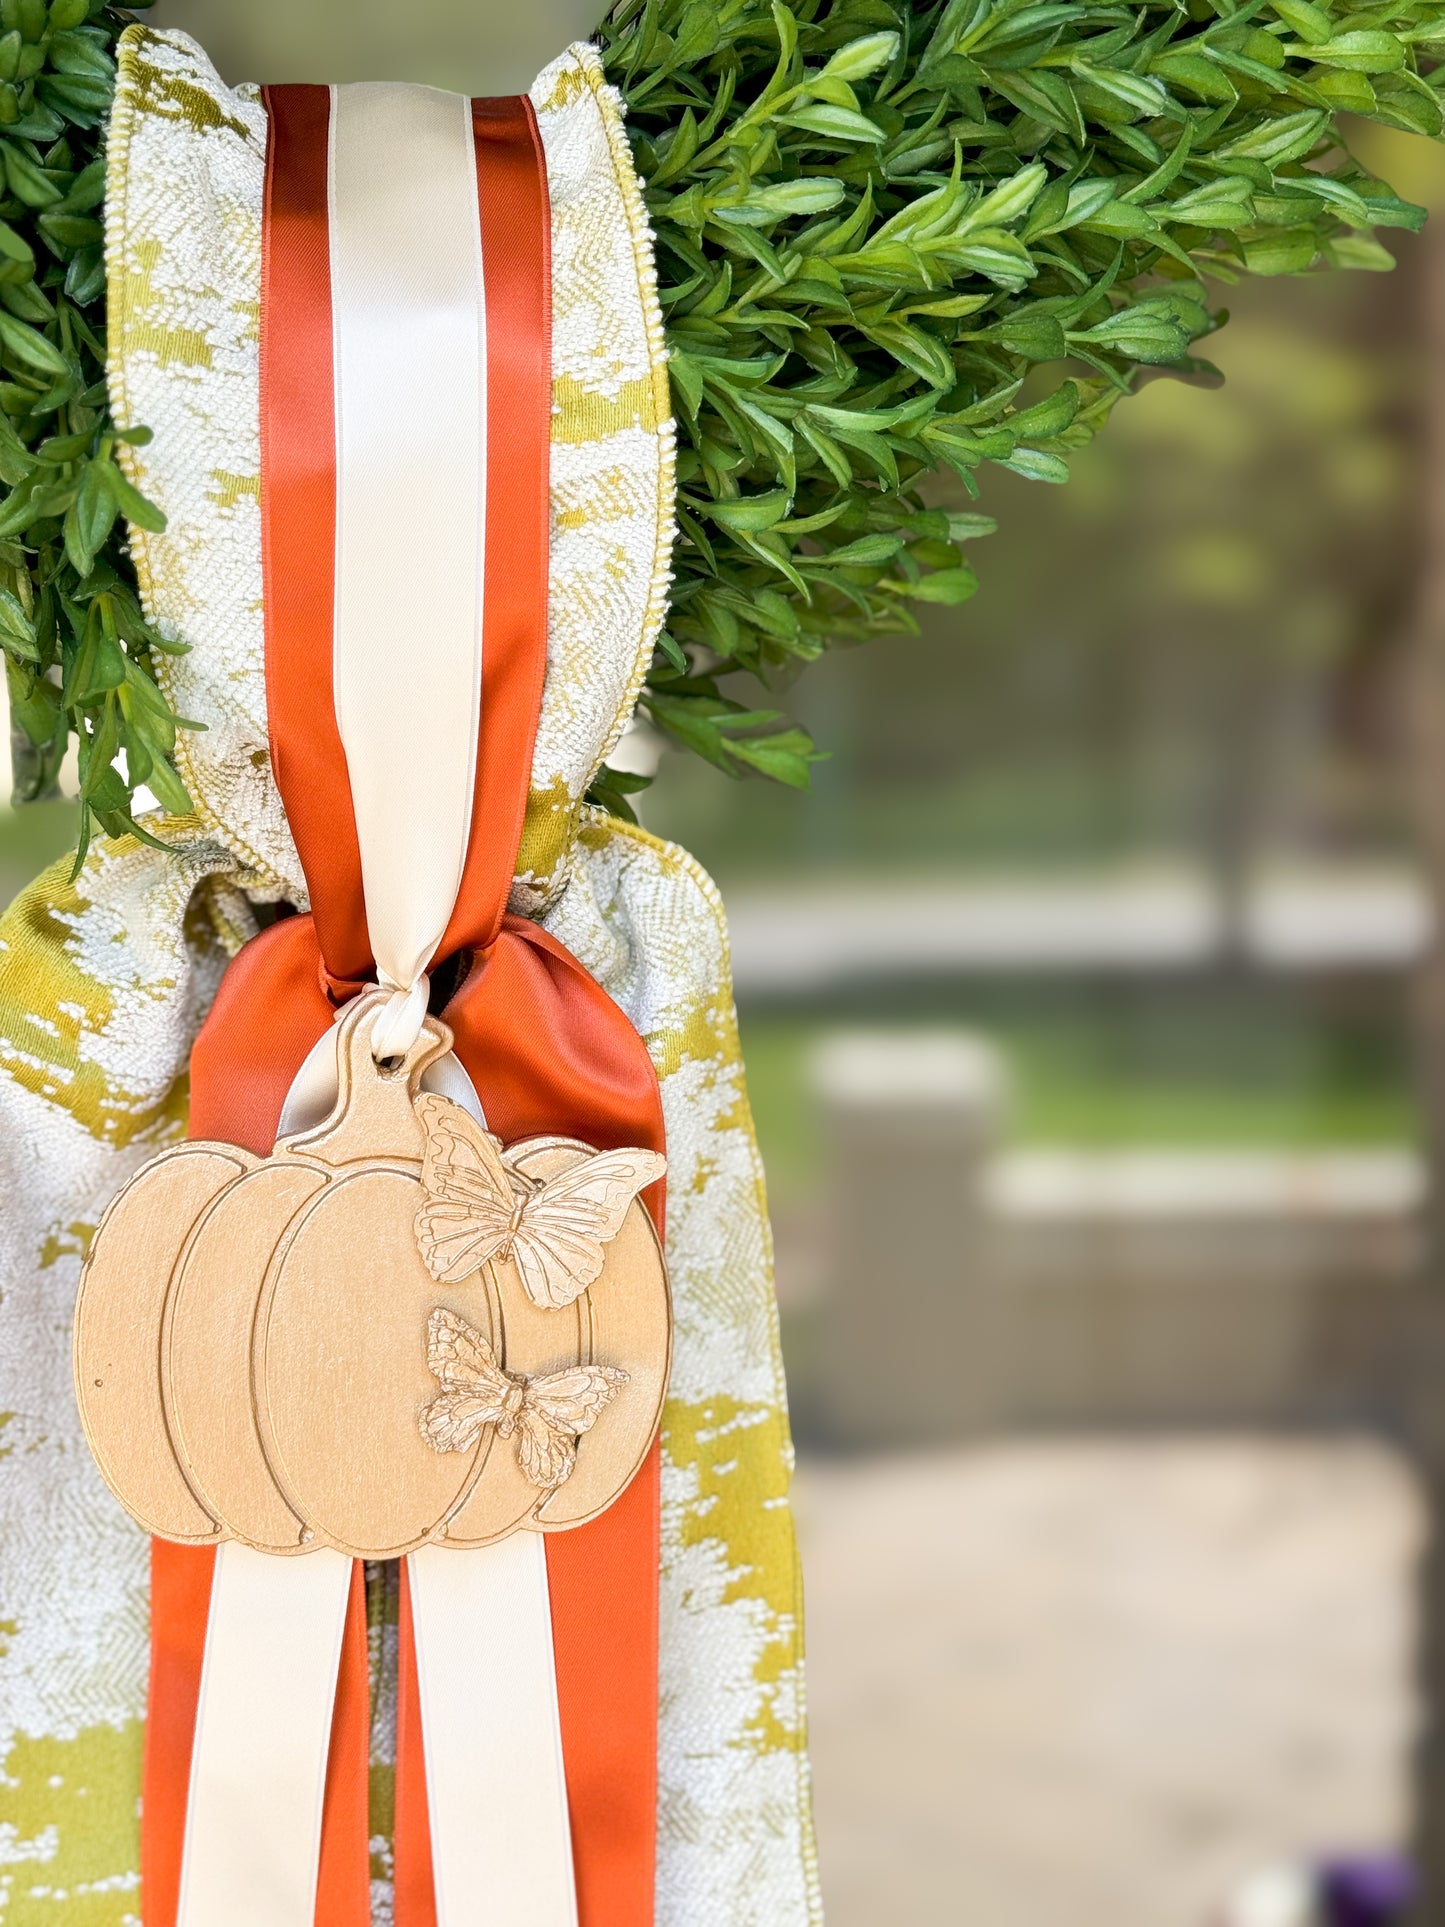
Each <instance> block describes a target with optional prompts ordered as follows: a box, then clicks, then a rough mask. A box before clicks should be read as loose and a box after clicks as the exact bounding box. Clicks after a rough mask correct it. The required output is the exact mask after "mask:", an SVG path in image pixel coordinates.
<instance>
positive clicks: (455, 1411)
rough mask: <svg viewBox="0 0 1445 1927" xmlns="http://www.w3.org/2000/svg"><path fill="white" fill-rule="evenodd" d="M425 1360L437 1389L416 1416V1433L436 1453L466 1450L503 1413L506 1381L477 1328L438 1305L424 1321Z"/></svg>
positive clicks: (508, 1384)
mask: <svg viewBox="0 0 1445 1927" xmlns="http://www.w3.org/2000/svg"><path fill="white" fill-rule="evenodd" d="M426 1362H427V1366H428V1368H429V1369H430V1371H431V1372H432V1373H433V1375H434V1376H435V1377H437V1378H439V1379H440V1380H441V1383H442V1391H441V1394H440V1396H439V1397H437V1398H434V1399H433V1400H432V1402H431V1403H430V1405H428V1406H427V1407H426V1409H425V1410H424V1411H423V1413H422V1415H421V1435H422V1437H423V1438H424V1439H425V1440H426V1442H427V1444H428V1445H430V1446H431V1447H432V1448H433V1450H434V1451H437V1452H467V1451H470V1449H471V1447H472V1446H473V1445H474V1444H475V1443H476V1441H477V1437H478V1435H479V1434H480V1432H481V1431H482V1428H483V1427H484V1426H487V1425H495V1424H497V1423H498V1422H499V1421H500V1420H501V1419H502V1418H503V1417H504V1416H505V1413H506V1409H507V1399H508V1395H509V1394H510V1392H511V1390H512V1381H511V1379H509V1377H508V1376H507V1374H506V1373H505V1372H504V1371H503V1370H502V1368H501V1366H500V1365H499V1364H498V1363H497V1355H496V1353H495V1352H494V1351H493V1350H492V1348H491V1346H490V1345H489V1344H488V1343H487V1341H486V1339H485V1338H483V1337H482V1335H481V1333H480V1332H479V1331H474V1330H473V1329H472V1327H471V1326H470V1325H469V1324H468V1323H467V1321H466V1320H465V1319H464V1318H458V1316H457V1315H456V1313H455V1312H454V1311H446V1310H444V1309H442V1308H441V1307H440V1306H439V1307H438V1308H437V1310H435V1311H434V1312H433V1313H432V1315H431V1317H430V1318H429V1319H428V1320H427V1330H426Z"/></svg>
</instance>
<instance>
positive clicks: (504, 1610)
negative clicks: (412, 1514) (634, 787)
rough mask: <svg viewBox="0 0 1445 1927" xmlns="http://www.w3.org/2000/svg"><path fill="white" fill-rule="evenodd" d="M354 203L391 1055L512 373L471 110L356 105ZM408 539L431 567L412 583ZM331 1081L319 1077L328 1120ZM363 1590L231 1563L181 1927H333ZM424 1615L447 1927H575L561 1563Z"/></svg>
mask: <svg viewBox="0 0 1445 1927" xmlns="http://www.w3.org/2000/svg"><path fill="white" fill-rule="evenodd" d="M328 200H329V217H330V218H329V228H330V256H331V293H332V312H333V331H334V355H335V387H336V449H337V463H336V479H337V535H336V600H335V613H336V622H335V658H334V664H333V681H334V688H335V706H336V719H337V725H338V729H339V732H340V735H341V739H342V743H343V746H344V748H345V751H346V758H347V766H348V775H349V781H350V788H351V800H352V804H353V808H354V811H355V817H356V824H357V831H358V837H359V842H360V850H361V861H362V872H363V877H364V882H365V896H366V913H367V925H368V931H369V935H370V939H371V944H372V950H373V954H374V956H375V958H376V961H377V967H378V974H379V976H380V977H381V980H382V981H383V982H384V983H387V984H390V985H391V986H392V988H393V990H394V991H395V992H396V993H397V994H396V996H395V997H394V998H393V1001H392V1004H391V1006H389V1008H388V1012H387V1018H388V1022H387V1024H386V1029H385V1034H384V1035H383V1026H382V1025H378V1027H377V1033H376V1035H375V1038H374V1044H373V1047H374V1048H375V1049H376V1050H377V1052H378V1054H379V1055H390V1054H392V1053H394V1052H400V1051H402V1050H404V1049H405V1048H406V1046H407V1045H408V1044H409V1043H410V1041H411V1040H412V1039H413V1038H414V1037H415V1035H416V1033H417V1031H418V1030H419V1028H420V1025H421V1021H422V1018H423V1016H424V1015H425V1011H426V1002H427V978H426V970H427V967H428V965H429V964H430V962H431V960H432V958H433V957H434V955H435V953H436V950H437V947H438V945H439V943H440V942H441V939H442V937H443V934H444V933H445V930H446V926H447V923H448V920H449V918H450V916H451V913H452V909H453V907H454V905H455V902H456V898H457V892H458V888H459V885H460V882H461V878H462V872H463V865H464V862H465V859H466V852H467V847H468V840H469V837H470V834H471V828H472V809H473V795H474V788H475V766H476V755H477V741H478V729H479V723H480V691H481V669H482V650H483V633H482V608H483V586H484V581H485V536H484V531H485V505H486V456H487V360H486V296H485V283H484V279H483V259H482V233H481V224H480V220H479V213H478V200H477V175H476V160H475V151H474V145H473V134H472V122H471V109H470V103H469V102H468V101H466V100H464V99H462V98H461V97H459V96H453V95H448V94H443V93H438V92H436V91H435V90H432V89H428V88H419V87H410V86H392V85H370V84H368V85H363V86H356V87H344V88H336V89H333V90H332V111H331V143H330V154H329V195H328ZM407 527H410V528H413V529H425V530H426V531H427V545H426V550H425V553H424V554H419V555H417V556H416V557H415V562H414V566H412V567H410V568H408V569H407V570H406V574H405V580H404V581H403V580H402V579H401V578H400V576H399V572H398V565H397V560H396V557H397V550H398V531H399V530H402V529H404V528H407ZM323 1060H324V1053H323ZM321 1070H322V1075H321V1083H322V1087H323V1088H322V1092H321V1096H322V1099H323V1102H324V1097H325V1089H324V1086H325V1082H326V1079H325V1074H324V1073H325V1065H324V1061H323V1064H322V1067H321ZM449 1074H450V1075H451V1076H453V1078H455V1077H460V1078H461V1080H462V1081H463V1082H465V1074H464V1073H462V1072H461V1071H460V1067H459V1066H455V1064H453V1065H452V1067H451V1069H450V1073H449ZM317 1083H318V1070H317V1066H316V1064H314V1063H313V1064H310V1065H308V1067H307V1069H306V1070H304V1071H303V1073H302V1076H301V1078H300V1079H298V1091H297V1093H296V1097H297V1099H298V1100H299V1101H304V1102H305V1104H306V1106H307V1108H308V1109H309V1108H311V1107H312V1106H314V1105H315V1103H316V1102H317V1097H318V1091H317ZM302 1084H305V1086H306V1091H305V1094H304V1100H303V1094H302V1092H301V1091H300V1089H299V1086H301V1085H302ZM331 1085H332V1090H333V1091H334V1072H333V1074H332V1078H331ZM452 1094H453V1095H460V1093H459V1092H458V1091H456V1090H453V1091H452ZM472 1103H473V1104H474V1103H475V1098H474V1096H473V1097H472ZM349 1583H350V1566H349V1562H348V1561H346V1560H344V1559H342V1558H340V1557H339V1556H338V1555H334V1554H330V1553H313V1554H307V1555H303V1556H301V1557H292V1558H279V1557H268V1556H267V1555H264V1554H258V1553H252V1552H249V1551H247V1550H246V1549H245V1548H241V1547H236V1546H224V1547H222V1548H221V1550H220V1552H219V1554H218V1556H217V1561H216V1570H215V1579H214V1583H213V1590H212V1598H211V1612H210V1622H209V1627H208V1631H207V1640H206V1656H205V1664H204V1670H203V1675H202V1684H201V1696H200V1704H199V1709H198V1715H197V1724H196V1739H195V1748H194V1753H193V1758H192V1770H191V1797H190V1803H189V1808H188V1814H187V1824H186V1842H185V1852H184V1860H183V1874H182V1899H181V1911H180V1927H311V1923H312V1919H313V1911H314V1905H315V1892H316V1880H317V1867H318V1858H319V1851H320V1837H321V1795H322V1790H323V1788H324V1784H325V1777H326V1761H327V1748H328V1743H329V1736H330V1724H331V1722H330V1709H331V1706H332V1703H333V1701H334V1696H335V1685H336V1675H337V1665H338V1660H339V1654H340V1647H341V1631H340V1628H341V1623H342V1620H343V1618H344V1614H345V1607H346V1596H347V1588H348V1586H349ZM411 1591H412V1609H413V1619H414V1625H415V1635H416V1645H417V1660H418V1678H419V1683H420V1693H421V1714H422V1732H423V1744H424V1750H425V1757H426V1771H427V1792H428V1803H429V1809H430V1820H431V1833H432V1861H433V1872H434V1879H435V1887H436V1904H437V1917H438V1922H439V1927H483V1923H484V1922H485V1923H491V1922H494V1921H496V1920H499V1919H504V1918H506V1919H515V1920H523V1919H524V1920H526V1921H527V1922H528V1927H575V1922H576V1919H577V1906H576V1898H575V1891H574V1882H573V1875H572V1861H571V1845H570V1836H569V1831H568V1815H567V1794H566V1784H565V1779H564V1776H563V1769H562V1745H561V1723H560V1718H559V1713H558V1703H557V1686H556V1677H555V1671H554V1666H553V1654H552V1627H551V1616H550V1606H549V1599H548V1587H547V1567H546V1558H545V1549H544V1542H543V1539H542V1537H541V1536H540V1535H539V1534H535V1533H521V1534H518V1535H517V1536H516V1537H514V1538H513V1539H511V1540H509V1541H506V1542H504V1543H503V1544H501V1545H499V1546H495V1547H490V1548H485V1549H482V1550H476V1551H467V1552H461V1551H455V1550H447V1551H444V1552H443V1551H440V1550H437V1551H427V1552H422V1553H419V1554H416V1555H414V1556H413V1559H412V1562H411Z"/></svg>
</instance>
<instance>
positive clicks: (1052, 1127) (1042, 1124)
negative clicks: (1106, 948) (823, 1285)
mask: <svg viewBox="0 0 1445 1927" xmlns="http://www.w3.org/2000/svg"><path fill="white" fill-rule="evenodd" d="M1392 1003H1393V999H1392V998H1391V997H1390V996H1389V995H1388V994H1381V993H1380V991H1379V989H1378V987H1372V988H1371V989H1370V990H1368V991H1367V992H1366V991H1362V992H1360V993H1359V994H1358V995H1356V996H1353V997H1352V996H1351V995H1349V994H1347V993H1335V994H1334V995H1332V996H1331V997H1330V998H1329V999H1321V998H1319V997H1316V996H1312V995H1311V993H1310V992H1309V991H1308V990H1306V989H1303V988H1301V987H1300V986H1299V985H1298V984H1291V983H1280V984H1275V985H1263V986H1262V985H1260V984H1259V982H1258V980H1255V981H1253V982H1247V983H1241V984H1239V985H1237V986H1230V985H1227V984H1225V985H1219V984H1201V985H1197V986H1189V987H1184V986H1171V987H1163V986H1158V987H1156V986H1146V985H1139V984H1134V983H1130V984H1125V985H1114V986H1097V987H1094V988H1092V989H1091V988H1090V987H1088V986H1084V987H1080V986H1078V985H1073V986H1063V985H1059V986H1039V987H1037V988H1027V987H1025V988H1014V989H1007V988H991V987H989V986H986V985H979V986H976V987H970V988H966V989H954V990H952V991H943V990H940V991H935V992H929V993H913V994H898V995H895V996H894V997H893V998H880V999H877V1000H875V1001H873V1002H871V1003H866V1002H862V1001H859V1002H856V1003H854V1004H853V1005H851V1006H848V1005H840V1006H838V1007H836V1008H835V1009H834V1010H832V1011H830V1012H829V1013H827V1014H820V1013H818V1012H817V1011H816V1010H815V1009H814V1010H810V1011H809V1012H807V1013H806V1014H803V1013H794V1012H789V1011H782V1010H778V1009H761V1010H756V1011H753V1012H747V1011H744V1013H743V1018H742V1034H743V1046H744V1051H745V1054H746V1059H747V1067H748V1088H749V1092H750V1095H751V1097H752V1102H753V1109H754V1113H755V1115H756V1119H757V1126H758V1136H759V1140H760V1142H761V1145H762V1150H763V1157H764V1162H765V1164H766V1167H767V1172H768V1180H769V1185H770V1187H771V1190H772V1193H773V1195H774V1197H775V1199H776V1200H777V1201H778V1202H780V1203H783V1204H787V1203H788V1202H789V1201H790V1200H792V1199H794V1198H796V1197H799V1196H802V1195H806V1193H807V1192H808V1191H809V1190H810V1189H811V1188H812V1186H813V1185H814V1183H815V1181H816V1179H817V1177H818V1175H819V1169H820V1164H821V1157H822V1147H821V1142H820V1124H819V1118H818V1114H817V1109H816V1105H815V1101H814V1098H813V1092H812V1084H811V1075H810V1058H811V1055H812V1052H813V1049H814V1046H815V1045H816V1044H817V1042H818V1040H819V1038H820V1037H822V1036H823V1035H824V1034H825V1033H826V1032H827V1031H829V1030H831V1029H835V1028H836V1027H837V1026H838V1025H840V1024H842V1025H852V1024H862V1025H865V1026H867V1027H869V1028H876V1027H880V1026H881V1027H885V1028H898V1029H907V1028H910V1027H920V1026H923V1025H927V1026H928V1027H930V1028H932V1027H935V1026H937V1025H939V1024H945V1025H947V1024H957V1025H961V1026H963V1027H966V1028H968V1029H970V1030H972V1031H975V1032H978V1033H981V1034H982V1035H983V1036H985V1037H987V1038H988V1039H989V1041H990V1042H992V1043H993V1044H994V1045H995V1046H996V1047H997V1048H998V1049H999V1050H1000V1051H1001V1052H1002V1053H1003V1056H1004V1058H1005V1060H1006V1062H1007V1065H1008V1070H1009V1076H1010V1081H1011V1086H1012V1095H1011V1101H1010V1106H1009V1120H1008V1140H1009V1142H1011V1143H1023V1144H1055V1145H1073V1146H1078V1147H1081V1148H1097V1149H1105V1148H1109V1147H1116V1146H1125V1145H1129V1146H1143V1147H1150V1146H1152V1147H1158V1148H1185V1147H1199V1148H1203V1147H1211V1146H1221V1147H1222V1146H1229V1147H1232V1148H1241V1147H1257V1148H1268V1149H1300V1150H1305V1149H1309V1148H1311V1147H1327V1146H1337V1145H1351V1146H1371V1145H1392V1144H1408V1143H1411V1142H1413V1141H1414V1140H1415V1138H1416V1136H1417V1132H1418V1125H1417V1119H1416V1113H1415V1106H1414V1102H1413V1096H1412V1091H1411V1085H1410V1078H1409V1067H1408V1061H1407V1057H1406V1042H1405V1034H1404V1028H1403V1025H1402V1023H1401V1020H1400V1016H1399V1013H1398V1011H1397V1010H1396V1009H1394V1008H1392Z"/></svg>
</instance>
